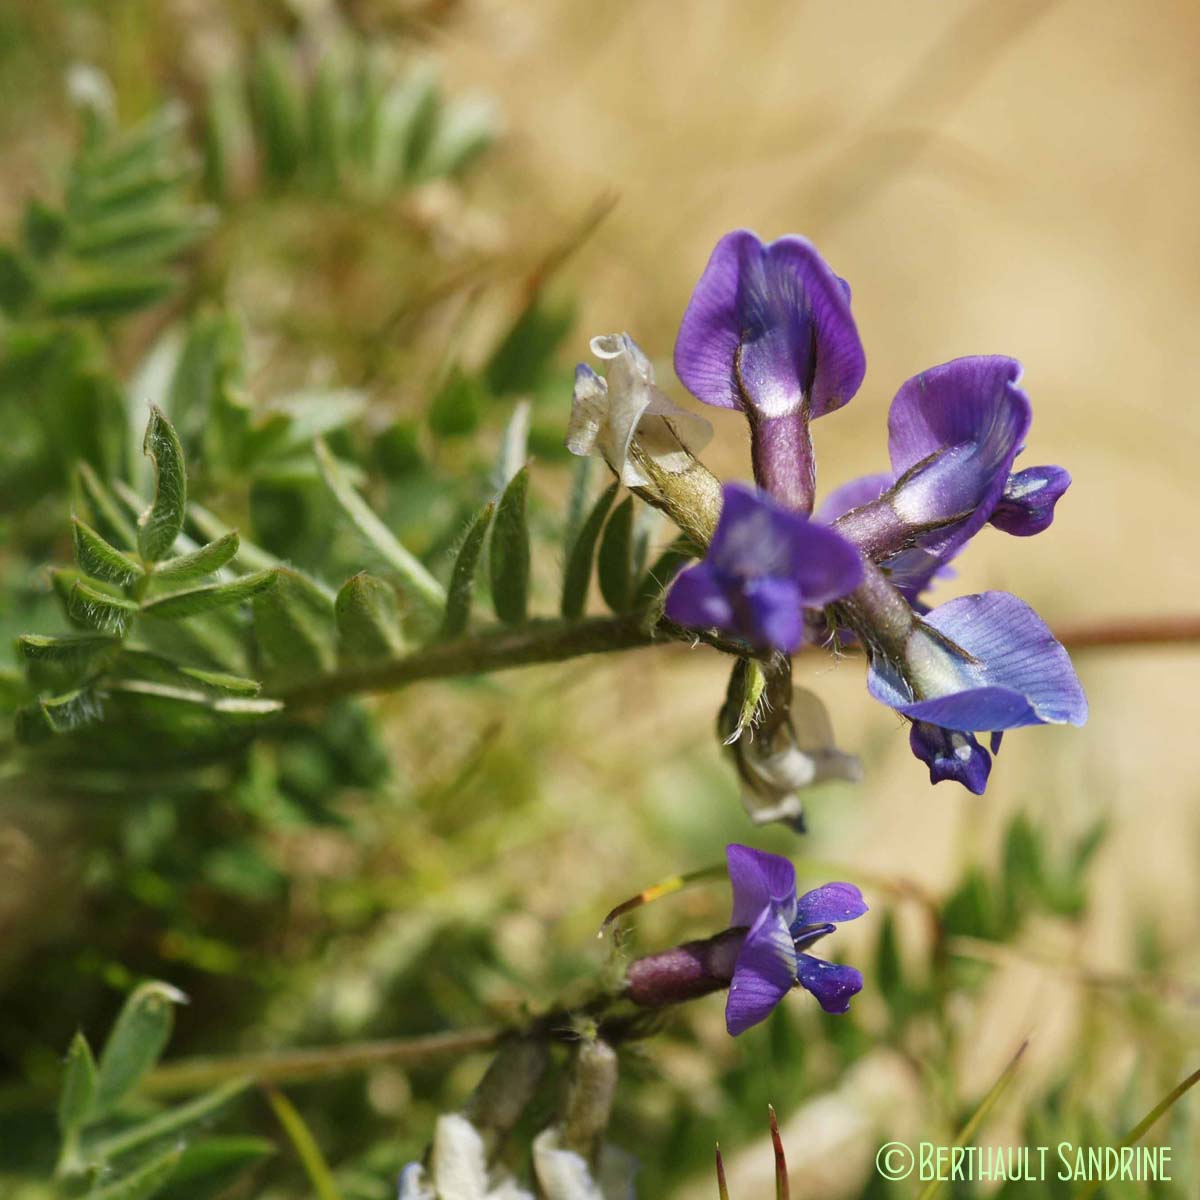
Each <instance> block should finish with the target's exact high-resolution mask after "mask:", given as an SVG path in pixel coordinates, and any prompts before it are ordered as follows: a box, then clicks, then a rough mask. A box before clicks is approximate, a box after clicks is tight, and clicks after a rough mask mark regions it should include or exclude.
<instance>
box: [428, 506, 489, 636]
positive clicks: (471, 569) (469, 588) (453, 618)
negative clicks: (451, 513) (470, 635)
mask: <svg viewBox="0 0 1200 1200" xmlns="http://www.w3.org/2000/svg"><path fill="white" fill-rule="evenodd" d="M495 511H496V503H495V501H491V502H490V503H488V504H485V505H484V506H483V508H481V509H480V510H479V512H478V513H476V514H475V518H474V520H473V521H472V522H471V524H470V526H469V527H468V529H467V533H466V536H465V537H464V538H463V540H462V545H461V546H460V547H459V548H458V555H457V557H456V558H455V560H454V570H453V571H451V573H450V588H449V594H448V595H447V597H446V611H445V613H444V614H443V615H442V629H441V635H442V637H444V638H452V637H457V636H458V635H459V634H460V633H463V632H465V631H466V628H467V625H468V624H469V622H470V620H471V598H472V596H473V594H474V591H475V573H476V571H477V570H478V569H479V556H480V554H481V553H482V551H483V543H484V539H485V538H486V537H487V531H488V527H489V526H490V525H491V523H492V516H493V514H494V513H495Z"/></svg>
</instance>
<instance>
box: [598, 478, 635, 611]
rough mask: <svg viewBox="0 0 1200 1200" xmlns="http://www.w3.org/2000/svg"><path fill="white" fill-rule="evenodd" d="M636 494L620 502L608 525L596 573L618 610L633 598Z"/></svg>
mask: <svg viewBox="0 0 1200 1200" xmlns="http://www.w3.org/2000/svg"><path fill="white" fill-rule="evenodd" d="M633 551H634V546H633V497H632V496H626V497H625V499H624V500H622V501H621V503H620V504H618V505H617V507H616V509H615V511H614V512H613V515H612V516H611V517H609V519H608V524H607V525H606V526H605V527H604V537H603V538H602V539H601V541H600V553H599V555H598V556H597V565H596V574H597V575H598V576H599V579H600V594H601V595H602V596H603V597H604V602H605V603H606V604H607V605H608V607H609V608H611V609H612V610H613V612H615V613H621V612H625V611H626V610H627V609H628V608H629V606H630V603H631V601H632V598H633Z"/></svg>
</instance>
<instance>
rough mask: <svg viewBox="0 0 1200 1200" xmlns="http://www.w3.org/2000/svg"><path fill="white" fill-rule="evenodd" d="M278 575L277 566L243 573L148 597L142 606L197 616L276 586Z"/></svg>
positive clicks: (149, 611) (170, 615) (149, 612)
mask: <svg viewBox="0 0 1200 1200" xmlns="http://www.w3.org/2000/svg"><path fill="white" fill-rule="evenodd" d="M278 578H279V572H278V570H273V571H255V572H254V574H252V575H243V576H242V577H241V578H240V579H235V580H233V581H232V582H230V583H206V584H202V585H201V586H200V587H194V588H188V589H187V590H186V591H182V592H172V593H170V595H167V596H160V597H159V598H158V599H157V600H149V601H147V602H146V604H144V605H143V606H142V612H143V613H145V614H146V616H148V617H158V618H160V619H162V620H167V621H178V620H180V619H181V618H183V617H194V616H196V614H197V613H206V612H212V611H214V610H215V609H218V608H228V607H230V605H233V604H241V603H242V602H243V601H245V600H250V599H252V598H253V597H255V596H258V595H260V594H261V593H262V592H266V591H270V590H272V589H274V588H275V587H276V585H277V580H278Z"/></svg>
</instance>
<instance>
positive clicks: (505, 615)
mask: <svg viewBox="0 0 1200 1200" xmlns="http://www.w3.org/2000/svg"><path fill="white" fill-rule="evenodd" d="M528 491H529V470H528V468H526V467H522V468H521V469H520V470H519V471H518V472H517V473H516V474H515V475H514V476H513V477H512V479H511V480H510V481H509V483H508V486H507V487H506V488H505V489H504V493H503V494H502V495H501V497H500V503H499V504H498V505H497V508H496V519H495V522H494V523H493V525H492V541H491V551H490V555H489V566H490V570H491V582H492V605H493V606H494V608H495V609H496V616H498V617H499V618H500V620H502V621H505V622H507V623H508V624H510V625H517V624H520V623H521V622H523V621H524V620H525V619H526V617H527V615H528V612H529V571H530V556H529V527H528V523H527V518H526V511H525V506H526V498H527V495H528Z"/></svg>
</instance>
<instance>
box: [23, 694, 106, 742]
mask: <svg viewBox="0 0 1200 1200" xmlns="http://www.w3.org/2000/svg"><path fill="white" fill-rule="evenodd" d="M38 707H39V708H40V709H41V711H42V716H43V717H44V719H45V721H46V724H47V726H48V727H49V728H50V731H51V732H52V733H70V732H71V731H72V730H75V729H79V728H80V727H81V726H84V725H90V724H92V722H93V721H98V720H99V719H100V717H101V715H102V714H103V708H102V707H101V704H100V698H99V697H98V696H97V695H96V693H95V691H94V690H93V689H92V688H90V687H82V688H77V689H76V690H75V691H73V692H67V693H65V694H64V695H62V696H51V697H49V698H48V699H45V700H39V701H38Z"/></svg>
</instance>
